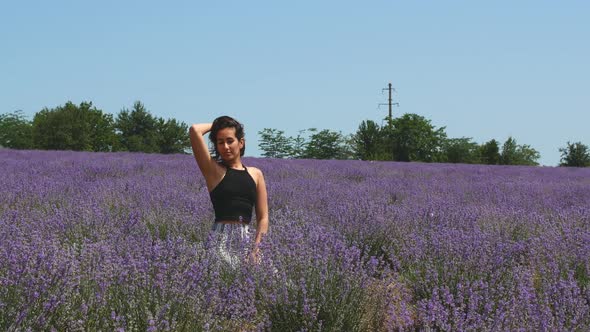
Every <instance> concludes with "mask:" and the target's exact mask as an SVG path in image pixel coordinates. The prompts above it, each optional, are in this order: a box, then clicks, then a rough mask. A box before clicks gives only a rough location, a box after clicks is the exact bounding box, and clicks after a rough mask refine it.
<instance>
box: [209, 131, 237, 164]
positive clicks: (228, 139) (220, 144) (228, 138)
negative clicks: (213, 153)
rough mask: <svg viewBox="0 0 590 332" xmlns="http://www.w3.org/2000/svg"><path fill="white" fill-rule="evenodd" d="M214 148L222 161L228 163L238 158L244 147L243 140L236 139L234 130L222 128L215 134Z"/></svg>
mask: <svg viewBox="0 0 590 332" xmlns="http://www.w3.org/2000/svg"><path fill="white" fill-rule="evenodd" d="M215 147H216V148H217V153H218V154H219V155H220V156H221V159H223V161H226V162H227V161H230V160H234V159H236V158H239V157H240V150H241V149H242V147H244V139H243V138H242V139H241V140H238V139H237V138H236V128H232V127H229V128H223V129H220V130H219V131H218V132H217V137H216V143H215Z"/></svg>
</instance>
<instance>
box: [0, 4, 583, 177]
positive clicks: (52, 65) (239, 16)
mask: <svg viewBox="0 0 590 332" xmlns="http://www.w3.org/2000/svg"><path fill="white" fill-rule="evenodd" d="M589 18H590V2H588V1H581V0H579V1H559V2H558V1H548V0H536V1H525V0H523V1H507V0H501V1H486V2H484V1H467V0H465V1H455V0H453V1H404V2H402V1H342V0H341V1H308V0H303V1H289V2H284V1H207V2H205V1H184V2H176V1H168V2H164V1H94V2H90V1H61V0H57V1H10V2H8V1H4V2H2V3H1V4H0V45H1V46H0V50H1V51H0V75H1V79H0V113H6V112H12V111H14V110H18V109H20V110H23V111H24V112H25V114H27V115H28V116H30V117H32V116H33V115H34V114H35V113H36V112H38V111H39V110H41V109H42V108H43V107H56V106H58V105H63V104H64V103H65V102H66V101H68V100H71V101H73V102H74V103H80V102H82V101H92V102H93V103H94V105H95V106H97V107H98V108H100V109H102V110H103V111H105V112H108V113H112V114H116V113H118V112H119V111H120V110H121V109H122V108H125V107H126V108H131V106H132V105H133V102H134V101H135V100H141V101H142V102H143V103H144V104H145V105H146V107H147V109H148V110H149V111H150V112H152V113H153V114H154V115H157V116H161V117H164V118H176V119H178V120H181V121H184V122H186V123H187V124H191V123H195V122H210V121H211V120H213V119H214V118H215V117H216V116H218V115H223V114H227V115H231V116H234V117H236V118H237V119H239V120H241V121H242V122H244V124H245V126H246V135H247V136H246V138H247V142H248V144H247V147H248V148H247V154H249V155H259V154H260V151H259V149H258V137H257V132H258V131H259V130H261V129H262V128H265V127H270V128H277V129H282V130H284V131H285V132H286V133H287V134H288V135H295V134H296V133H297V131H298V130H301V129H305V128H310V127H317V128H320V129H332V130H341V131H342V132H343V133H344V134H348V133H352V132H354V131H355V130H356V128H357V127H358V125H359V123H360V122H361V121H362V120H366V119H371V120H375V121H377V122H379V123H381V120H382V119H383V118H384V117H385V116H386V115H387V107H381V108H377V104H378V103H384V102H386V98H387V96H386V94H382V91H381V89H382V88H385V87H386V85H387V83H388V82H391V83H392V84H393V86H394V87H395V88H396V90H397V94H396V95H395V98H396V101H398V102H399V103H400V107H399V108H394V115H400V114H401V113H418V114H420V115H422V116H425V117H426V118H428V119H431V120H432V123H433V124H434V125H435V126H437V127H440V126H446V128H447V129H446V131H447V134H448V135H449V137H462V136H466V137H472V138H473V139H474V140H475V141H476V142H478V143H482V142H485V141H488V140H490V139H492V138H495V139H497V140H500V141H501V142H503V141H504V140H506V139H507V138H508V136H510V135H512V136H513V137H514V138H515V139H516V140H517V142H518V143H520V144H529V145H531V146H532V147H534V148H535V149H537V150H538V151H540V152H541V159H540V162H541V164H543V165H551V166H553V165H557V164H558V163H559V157H560V155H559V152H558V148H559V147H563V146H565V144H566V142H567V141H568V140H569V141H572V142H574V141H582V142H583V143H584V144H587V145H590V91H589V88H590V60H589V59H590V42H589V40H590V19H589Z"/></svg>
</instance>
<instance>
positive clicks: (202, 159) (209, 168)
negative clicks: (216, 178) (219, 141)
mask: <svg viewBox="0 0 590 332" xmlns="http://www.w3.org/2000/svg"><path fill="white" fill-rule="evenodd" d="M209 131H211V123H199V124H194V125H192V126H191V127H190V129H189V136H190V139H191V146H192V147H193V154H194V155H195V159H196V160H197V164H198V165H199V169H200V170H201V173H203V176H204V177H205V180H208V179H209V178H210V177H211V176H212V175H213V174H212V173H213V172H214V170H215V164H216V162H215V160H213V158H211V154H210V153H209V148H208V147H207V142H205V137H204V136H203V135H205V134H206V133H208V132H209Z"/></svg>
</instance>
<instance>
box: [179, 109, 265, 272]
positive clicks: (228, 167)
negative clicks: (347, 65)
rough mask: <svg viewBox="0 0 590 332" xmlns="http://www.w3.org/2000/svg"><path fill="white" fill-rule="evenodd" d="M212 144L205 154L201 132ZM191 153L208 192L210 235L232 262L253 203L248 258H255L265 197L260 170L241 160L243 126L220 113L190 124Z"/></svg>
mask: <svg viewBox="0 0 590 332" xmlns="http://www.w3.org/2000/svg"><path fill="white" fill-rule="evenodd" d="M208 132H211V133H210V134H209V139H210V140H211V142H212V143H213V146H214V147H215V149H214V152H215V155H214V156H213V157H212V156H211V155H210V154H209V149H208V147H207V143H206V142H205V138H204V137H203V135H204V134H206V133H208ZM189 134H190V139H191V145H192V147H193V153H194V155H195V159H196V160H197V164H198V165H199V169H200V170H201V173H202V174H203V177H205V182H206V183H207V189H208V190H209V196H210V197H211V202H212V203H213V209H214V210H215V223H214V224H213V228H212V230H213V232H214V235H216V237H217V238H218V241H219V242H218V248H219V250H220V254H221V255H222V257H223V258H224V259H225V260H226V261H228V262H229V263H231V264H232V265H234V264H236V263H237V262H238V261H239V259H240V257H239V252H237V249H238V248H237V247H239V246H240V242H241V241H243V240H246V239H248V238H249V234H250V232H249V224H250V219H251V218H252V210H253V207H254V206H255V207H256V219H257V220H256V236H255V239H254V249H253V250H252V252H251V253H250V259H251V260H253V261H254V262H258V261H259V249H258V245H259V244H260V241H261V240H262V236H263V235H264V234H266V232H267V231H268V200H267V194H266V184H265V183H264V176H263V175H262V172H261V171H260V170H259V169H258V168H256V167H247V168H246V166H244V164H242V159H241V157H242V156H243V155H244V151H245V148H246V141H245V139H244V127H243V126H242V124H241V123H239V122H238V121H236V120H234V119H233V118H231V117H229V116H221V117H218V118H217V119H215V120H214V121H213V123H203V124H194V125H192V126H191V128H190V130H189Z"/></svg>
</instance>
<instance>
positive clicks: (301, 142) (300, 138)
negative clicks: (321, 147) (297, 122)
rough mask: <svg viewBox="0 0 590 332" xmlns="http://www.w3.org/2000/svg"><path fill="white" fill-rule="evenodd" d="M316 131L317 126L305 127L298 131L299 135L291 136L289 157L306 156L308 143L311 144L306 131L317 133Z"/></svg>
mask: <svg viewBox="0 0 590 332" xmlns="http://www.w3.org/2000/svg"><path fill="white" fill-rule="evenodd" d="M316 131H317V129H316V128H310V129H303V130H300V131H299V132H298V133H297V136H295V137H291V136H289V157H290V158H296V159H299V158H305V151H306V150H307V145H308V144H309V141H308V139H307V137H306V136H305V133H306V132H311V133H315V132H316Z"/></svg>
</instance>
